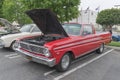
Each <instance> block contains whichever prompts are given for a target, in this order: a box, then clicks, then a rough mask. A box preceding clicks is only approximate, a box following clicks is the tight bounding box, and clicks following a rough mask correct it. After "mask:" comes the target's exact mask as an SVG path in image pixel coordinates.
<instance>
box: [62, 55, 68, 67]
mask: <svg viewBox="0 0 120 80" xmlns="http://www.w3.org/2000/svg"><path fill="white" fill-rule="evenodd" d="M69 63H70V58H69V56H68V55H65V56H63V58H62V63H61V65H62V68H63V69H66V68H67V67H68V66H69Z"/></svg>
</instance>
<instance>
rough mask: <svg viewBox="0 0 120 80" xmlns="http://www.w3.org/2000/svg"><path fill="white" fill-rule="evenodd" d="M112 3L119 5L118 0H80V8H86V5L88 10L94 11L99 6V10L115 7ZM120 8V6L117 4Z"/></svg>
mask: <svg viewBox="0 0 120 80" xmlns="http://www.w3.org/2000/svg"><path fill="white" fill-rule="evenodd" d="M114 5H120V0H81V4H80V9H81V8H82V10H86V9H87V8H88V7H89V9H90V10H93V11H95V9H96V8H97V7H99V6H100V8H99V9H100V10H103V9H108V8H113V7H114V8H115V6H114ZM119 8H120V6H119Z"/></svg>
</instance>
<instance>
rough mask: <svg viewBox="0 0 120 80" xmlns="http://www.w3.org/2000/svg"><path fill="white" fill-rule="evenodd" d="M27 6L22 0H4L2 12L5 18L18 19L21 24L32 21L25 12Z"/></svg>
mask: <svg viewBox="0 0 120 80" xmlns="http://www.w3.org/2000/svg"><path fill="white" fill-rule="evenodd" d="M24 10H26V7H25V6H24V5H23V4H22V3H21V0H4V3H3V7H2V12H3V16H4V18H6V19H8V20H9V21H11V22H13V21H18V22H19V23H20V24H24V23H27V22H30V19H28V17H27V16H26V15H25V14H24Z"/></svg>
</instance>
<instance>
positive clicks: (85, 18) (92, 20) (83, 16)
mask: <svg viewBox="0 0 120 80" xmlns="http://www.w3.org/2000/svg"><path fill="white" fill-rule="evenodd" d="M97 14H98V13H97V12H95V11H92V10H87V11H86V10H81V11H80V14H79V17H78V18H76V19H73V20H72V21H70V22H77V23H83V24H94V25H96V18H97Z"/></svg>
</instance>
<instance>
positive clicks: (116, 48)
mask: <svg viewBox="0 0 120 80" xmlns="http://www.w3.org/2000/svg"><path fill="white" fill-rule="evenodd" d="M105 47H108V48H112V49H115V50H120V47H115V46H105Z"/></svg>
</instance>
